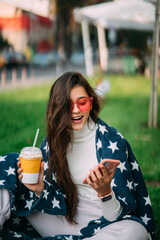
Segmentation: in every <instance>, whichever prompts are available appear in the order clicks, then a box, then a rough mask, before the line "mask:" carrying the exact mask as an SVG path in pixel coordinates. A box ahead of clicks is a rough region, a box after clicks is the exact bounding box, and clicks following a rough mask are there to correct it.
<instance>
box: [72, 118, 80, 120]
mask: <svg viewBox="0 0 160 240" xmlns="http://www.w3.org/2000/svg"><path fill="white" fill-rule="evenodd" d="M81 118H82V117H74V118H72V119H73V120H80V119H81Z"/></svg>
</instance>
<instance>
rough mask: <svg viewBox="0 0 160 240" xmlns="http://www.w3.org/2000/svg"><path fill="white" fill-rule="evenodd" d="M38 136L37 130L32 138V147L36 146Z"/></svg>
mask: <svg viewBox="0 0 160 240" xmlns="http://www.w3.org/2000/svg"><path fill="white" fill-rule="evenodd" d="M38 134H39V128H38V129H37V132H36V135H35V138H34V143H33V147H35V146H36V142H37V138H38Z"/></svg>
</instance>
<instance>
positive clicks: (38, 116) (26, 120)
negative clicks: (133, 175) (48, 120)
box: [0, 75, 160, 239]
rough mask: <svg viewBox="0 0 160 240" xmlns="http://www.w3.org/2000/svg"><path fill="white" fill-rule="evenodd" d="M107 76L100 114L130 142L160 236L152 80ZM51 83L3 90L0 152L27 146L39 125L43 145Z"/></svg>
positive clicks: (158, 136)
mask: <svg viewBox="0 0 160 240" xmlns="http://www.w3.org/2000/svg"><path fill="white" fill-rule="evenodd" d="M105 77H106V78H107V79H108V80H109V81H110V85H111V89H110V91H109V92H108V93H107V94H106V97H105V99H104V106H103V109H102V111H101V114H100V117H101V118H102V119H103V120H104V121H106V122H107V123H108V124H109V125H112V126H114V127H115V128H117V129H118V130H119V131H120V132H121V134H122V135H123V136H124V137H125V138H126V139H127V140H128V141H129V143H130V144H131V147H132V149H133V152H134V154H135V156H136V158H137V160H138V162H139V165H140V167H141V170H142V173H143V175H144V178H145V181H146V182H147V188H148V191H149V194H150V197H151V202H152V205H153V211H154V217H155V222H156V228H157V239H160V223H159V213H160V184H159V183H160V151H159V149H160V147H159V142H160V128H157V129H150V128H148V127H147V124H148V108H149V98H150V88H151V81H150V80H149V79H146V78H144V77H140V76H118V75H116V76H112V75H109V76H107V75H106V76H105ZM98 79H99V76H95V77H94V78H93V79H92V80H90V81H91V83H92V85H93V86H96V82H97V80H98ZM50 86H51V83H46V84H45V85H41V86H37V87H30V88H27V89H26V90H24V89H17V90H13V91H7V92H0V110H1V114H0V155H1V154H5V153H8V152H20V150H21V149H22V148H23V147H24V146H28V145H32V144H33V140H34V136H35V133H36V130H37V128H40V133H39V137H38V141H37V146H40V143H41V141H42V139H43V137H44V136H45V134H46V124H45V113H46V105H47V101H48V95H49V89H50ZM158 92H159V93H160V86H159V90H158ZM158 112H160V98H159V105H158ZM158 122H160V116H159V115H158Z"/></svg>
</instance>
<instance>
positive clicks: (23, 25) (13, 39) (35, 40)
mask: <svg viewBox="0 0 160 240" xmlns="http://www.w3.org/2000/svg"><path fill="white" fill-rule="evenodd" d="M37 1H39V0H37ZM9 2H11V3H9ZM19 2H20V1H19ZM47 2H48V1H47ZM26 6H27V5H26ZM26 6H25V5H23V1H21V3H18V1H17V3H16V1H14V0H12V1H7V0H1V1H0V33H1V35H2V37H3V38H4V39H6V40H8V42H9V43H10V44H11V45H12V46H13V48H14V50H15V51H18V52H24V50H25V49H26V47H27V46H28V45H31V46H34V45H36V46H39V47H40V48H49V47H50V45H51V42H52V41H51V38H52V35H53V20H51V19H50V18H49V17H48V16H47V12H48V11H47V10H48V9H46V13H44V9H43V8H42V10H41V11H42V13H41V12H40V11H37V8H34V7H33V8H32V6H30V5H29V8H27V7H26ZM35 9H36V10H35Z"/></svg>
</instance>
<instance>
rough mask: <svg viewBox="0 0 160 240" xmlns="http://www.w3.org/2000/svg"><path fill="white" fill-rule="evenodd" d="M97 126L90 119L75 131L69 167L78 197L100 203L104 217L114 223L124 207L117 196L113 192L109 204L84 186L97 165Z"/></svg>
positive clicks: (88, 187)
mask: <svg viewBox="0 0 160 240" xmlns="http://www.w3.org/2000/svg"><path fill="white" fill-rule="evenodd" d="M95 137H96V124H95V123H94V122H93V121H92V120H91V119H90V120H89V122H87V123H86V124H85V125H84V127H83V128H82V129H81V130H74V131H73V139H72V143H71V144H70V146H69V148H68V152H67V159H68V165H69V168H70V171H71V174H72V177H73V181H74V182H75V184H76V186H77V189H78V195H79V196H80V197H84V198H87V199H91V200H94V201H99V204H100V207H101V210H102V213H103V216H104V217H105V218H106V219H107V220H109V221H113V220H114V219H116V218H117V217H118V216H119V214H120V213H121V211H122V207H121V205H120V203H119V202H118V200H117V199H116V198H115V194H114V192H113V191H112V199H111V200H109V201H107V202H102V201H101V200H100V199H99V198H98V196H97V192H96V191H95V190H94V189H93V188H92V187H91V186H90V185H89V184H83V182H82V181H83V179H84V178H85V177H86V176H87V174H88V173H89V170H90V169H91V168H94V167H95V166H96V165H97V164H98V161H97V157H96V143H95Z"/></svg>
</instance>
